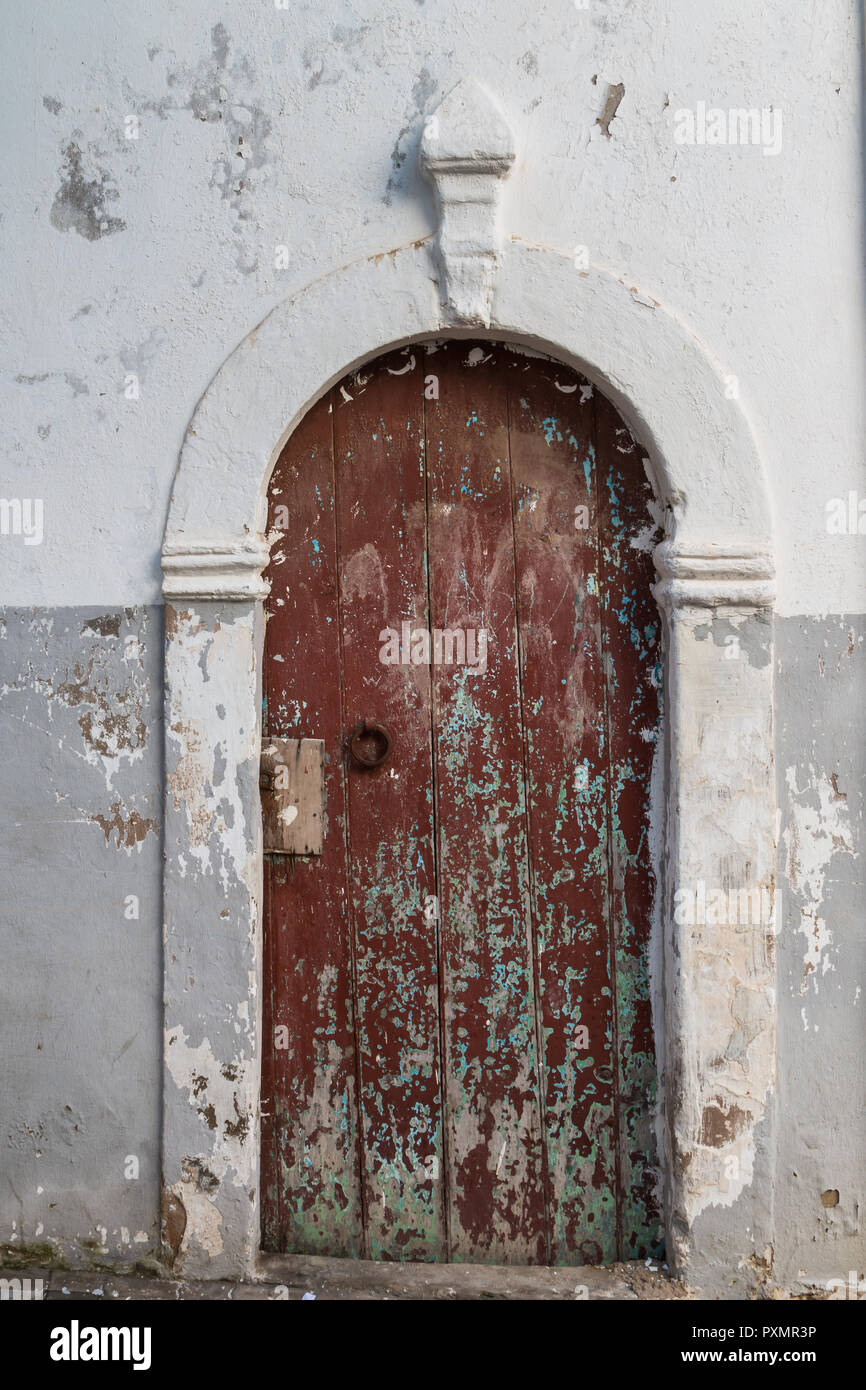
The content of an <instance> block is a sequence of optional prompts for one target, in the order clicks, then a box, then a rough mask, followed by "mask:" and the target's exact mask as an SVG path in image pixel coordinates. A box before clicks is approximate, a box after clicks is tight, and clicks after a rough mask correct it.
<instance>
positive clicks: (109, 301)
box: [0, 0, 866, 614]
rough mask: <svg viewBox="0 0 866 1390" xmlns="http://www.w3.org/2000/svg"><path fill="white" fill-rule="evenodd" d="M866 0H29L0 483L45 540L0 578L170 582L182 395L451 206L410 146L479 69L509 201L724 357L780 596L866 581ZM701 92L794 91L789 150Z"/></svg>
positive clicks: (13, 58) (797, 601) (17, 549)
mask: <svg viewBox="0 0 866 1390" xmlns="http://www.w3.org/2000/svg"><path fill="white" fill-rule="evenodd" d="M858 23H859V21H858V7H857V5H856V4H855V3H854V0H828V3H826V4H824V5H822V6H821V7H820V8H819V9H818V10H814V9H813V8H809V7H800V8H798V9H797V10H796V11H792V10H791V8H790V7H780V8H778V9H774V10H773V11H772V12H770V13H764V11H763V10H761V9H757V8H755V7H754V6H753V5H750V4H749V3H747V0H728V3H726V5H725V7H724V9H723V10H720V9H718V8H712V7H711V8H710V9H707V10H704V11H696V9H695V6H694V4H693V3H691V0H637V3H635V4H631V5H629V6H625V7H620V8H619V9H617V11H616V14H615V19H614V15H613V11H611V10H610V9H609V7H608V6H607V5H605V4H604V3H602V0H590V4H589V6H588V8H587V9H586V10H580V9H578V8H577V7H576V6H575V5H574V4H573V3H570V0H543V3H541V4H540V5H539V6H536V7H535V9H534V10H533V14H532V20H531V23H530V22H529V17H528V14H527V13H525V12H524V11H522V10H521V9H520V7H519V6H516V5H515V4H514V3H513V0H506V2H505V3H503V4H500V5H498V6H495V7H492V8H491V7H483V8H481V7H479V6H477V5H476V6H474V8H473V9H472V10H471V18H470V17H468V16H467V12H466V7H465V4H463V3H460V4H458V3H456V0H440V3H437V4H436V5H435V6H432V5H426V6H420V5H410V6H407V5H406V4H404V3H396V0H383V3H378V2H377V3H376V4H372V3H371V0H358V3H355V4H353V5H352V6H346V5H345V4H344V3H343V0H330V3H328V4H324V5H307V6H303V5H300V6H299V5H298V4H295V3H293V4H292V5H291V6H290V8H289V9H287V10H278V9H277V8H276V7H275V5H274V4H273V2H272V0H266V2H265V3H263V4H262V5H260V6H254V7H250V6H249V5H246V4H241V3H238V0H225V3H224V4H223V5H222V7H221V8H220V9H219V11H215V10H214V8H213V6H212V5H210V4H207V3H205V0H188V3H186V4H184V6H183V7H182V8H180V9H179V8H177V7H176V6H175V5H174V4H173V3H169V0H152V3H150V4H149V5H148V6H147V9H146V11H138V10H136V11H133V10H128V11H125V12H124V13H123V15H122V16H121V18H120V19H119V20H118V21H117V22H116V23H115V22H113V23H112V24H111V25H108V26H106V25H105V23H104V16H103V11H102V8H101V6H99V5H98V4H95V3H94V0H85V3H82V4H81V5H79V6H77V7H76V10H75V14H74V15H73V14H72V12H71V11H70V12H61V13H59V14H56V13H54V12H53V11H50V10H48V9H45V10H38V11H37V12H35V13H34V14H32V15H27V16H25V14H24V12H23V11H22V12H20V13H17V12H16V13H12V14H10V16H9V21H8V25H7V28H6V30H5V34H4V38H5V43H6V51H7V54H8V70H9V73H10V74H11V78H12V80H10V81H9V82H8V83H7V84H6V85H5V86H4V89H3V91H2V92H0V102H2V103H4V105H5V108H6V109H5V113H4V114H5V116H6V121H5V129H6V130H7V131H8V132H9V138H8V140H7V142H6V144H5V146H4V148H3V150H2V151H0V161H3V162H4V164H5V169H4V172H5V174H6V177H5V178H4V187H5V189H6V190H7V192H6V197H5V200H4V234H5V238H6V243H7V252H6V256H5V258H4V269H5V272H6V285H7V294H6V296H5V299H4V314H5V316H6V323H7V325H8V331H7V332H6V333H4V345H5V351H6V354H7V358H6V360H7V364H8V365H7V370H6V374H5V377H4V378H3V379H2V381H0V389H2V392H3V419H4V421H6V423H7V428H8V430H9V431H10V435H11V438H10V447H9V449H8V450H7V451H5V459H4V466H3V469H2V471H0V483H2V486H0V495H4V496H8V495H12V496H23V497H32V496H34V495H38V496H43V497H44V500H45V540H44V542H43V544H42V545H41V546H33V547H27V548H25V547H23V545H20V544H18V545H10V544H8V543H6V542H5V541H4V542H3V543H2V544H0V589H2V592H3V593H4V595H5V596H6V598H7V601H9V602H12V603H24V604H37V603H41V604H47V605H53V604H63V603H76V604H82V603H92V604H103V603H105V604H130V603H135V604H141V603H144V602H154V601H157V600H158V597H159V584H160V575H159V552H160V545H161V541H162V535H163V528H164V522H165V517H166V514H167V510H168V498H169V495H170V491H171V484H172V478H173V475H174V472H175V468H176V462H177V456H178V453H179V451H180V448H181V445H182V443H183V440H184V436H185V432H186V430H187V427H188V425H189V421H190V417H191V415H192V411H193V407H194V405H195V402H196V400H197V399H198V398H199V397H200V396H201V394H202V392H203V391H204V390H205V389H206V387H207V386H208V383H209V382H210V381H211V380H212V378H213V376H214V374H215V373H216V371H217V369H218V367H219V366H220V364H221V362H222V361H224V359H225V358H226V357H227V356H228V355H229V353H230V352H231V351H232V350H233V349H234V347H235V345H236V344H237V342H238V341H239V340H240V339H241V338H242V337H243V336H244V334H245V333H247V332H251V331H253V330H254V328H255V325H256V324H258V323H260V322H261V321H262V320H263V319H264V318H265V317H266V316H267V314H268V313H269V311H270V310H271V309H272V308H273V307H274V306H275V305H276V304H278V303H280V302H282V301H283V300H284V299H285V298H286V297H289V298H290V297H291V296H292V295H293V294H294V293H295V292H296V291H298V290H299V289H301V288H302V287H303V286H305V285H307V284H308V283H309V282H310V281H311V280H314V279H316V278H317V277H318V276H320V275H321V274H323V273H325V272H327V271H329V270H330V269H331V268H333V267H339V266H343V265H346V264H348V263H350V262H354V261H357V260H363V259H364V258H366V257H368V256H372V255H374V254H377V253H387V251H388V250H389V249H390V248H392V247H394V246H403V245H410V244H412V243H413V242H415V241H417V240H419V239H423V238H425V237H428V236H429V235H430V234H431V232H432V231H433V230H434V228H435V225H436V222H435V209H434V200H433V190H432V189H431V188H430V187H429V185H428V184H427V183H426V181H425V180H424V179H423V177H422V176H421V174H420V172H418V171H417V169H416V162H415V158H414V156H415V151H416V148H417V144H418V141H419V140H420V138H421V135H422V131H423V128H424V125H425V122H426V121H427V119H428V118H429V116H431V115H432V114H433V112H434V111H435V110H436V108H437V107H438V106H439V104H440V102H441V101H442V99H443V98H444V97H445V96H446V95H447V93H448V92H449V91H450V90H451V89H452V88H453V87H454V86H455V84H456V83H457V82H458V81H459V80H460V79H461V78H463V77H465V76H472V77H473V78H475V79H477V80H478V81H479V82H480V83H482V84H483V85H484V86H485V87H486V88H487V89H488V90H489V91H491V92H493V93H495V94H496V95H497V96H498V98H499V100H500V102H501V104H502V106H503V109H504V110H505V111H506V113H507V116H508V119H509V122H510V124H511V125H512V127H513V129H514V131H515V135H516V137H517V140H518V143H519V156H518V159H517V161H516V162H515V165H514V167H513V171H512V174H511V176H510V178H509V179H508V180H507V181H506V182H505V183H504V185H503V211H504V215H505V219H506V221H507V226H508V228H509V231H510V233H511V234H512V235H516V236H519V237H520V238H521V239H522V240H523V241H524V242H526V243H536V242H537V243H539V244H542V245H546V246H554V247H558V248H559V249H560V250H561V251H562V253H563V255H566V256H572V255H573V251H574V248H575V246H576V245H578V244H580V245H586V247H587V248H588V252H589V257H590V260H591V262H592V263H593V264H596V265H601V266H604V267H605V268H606V269H607V270H608V271H609V272H610V273H611V275H613V276H614V278H622V280H623V281H624V282H625V284H626V285H627V286H629V287H630V286H632V285H634V286H637V287H638V293H639V295H640V297H641V298H642V299H643V300H645V301H647V302H649V303H651V302H652V300H657V301H659V302H660V303H662V304H664V305H665V306H666V307H667V308H669V309H670V310H671V312H673V313H674V314H675V315H676V316H677V317H678V318H680V319H681V320H682V321H683V322H684V323H687V324H689V325H691V326H692V327H693V329H694V331H695V333H696V334H697V336H698V337H699V338H700V340H701V341H702V342H704V343H705V344H707V345H709V346H710V348H711V350H712V353H713V355H714V356H715V358H716V359H717V360H718V362H719V363H720V365H721V369H722V371H723V373H724V374H725V375H731V376H733V377H736V380H737V388H738V390H739V395H740V400H741V403H742V405H743V408H744V410H745V411H746V412H747V413H748V416H749V418H750V420H751V421H752V422H753V429H754V434H755V437H756V438H757V439H758V440H759V441H760V445H761V451H762V457H763V458H764V460H765V465H766V468H767V472H768V478H769V483H770V490H771V493H772V497H773V505H774V508H775V510H776V517H777V528H778V536H779V541H780V545H779V568H780V576H779V584H780V588H779V611H780V613H782V614H791V613H828V612H846V611H847V612H852V613H858V612H862V611H863V610H864V594H866V582H864V581H866V547H864V546H863V544H862V538H860V539H858V538H857V537H852V536H841V537H840V536H831V535H828V534H827V532H826V530H825V525H824V521H825V505H826V502H827V501H828V500H829V499H830V498H833V497H842V498H844V497H847V494H848V491H849V490H850V489H851V488H855V489H858V490H859V494H860V496H861V497H863V496H866V486H864V482H863V474H862V461H863V459H864V457H866V401H864V398H863V393H862V390H861V373H860V364H861V363H862V361H863V360H864V357H866V350H864V349H866V341H864V338H866V335H864V327H863V322H862V313H861V304H862V296H861V293H860V290H861V287H862V283H863V278H862V277H863V255H862V238H861V235H860V230H859V229H860V213H859V205H860V193H861V187H860V177H859V167H860V166H859V153H858V149H859V140H860V126H859V118H858V109H859V100H860V77H859V65H860V45H859V41H858ZM613 83H622V85H623V87H624V95H623V98H622V101H621V103H620V105H619V108H618V110H617V113H616V116H615V118H614V119H613V121H612V122H611V123H610V126H609V138H608V137H607V136H606V135H605V133H604V130H603V128H602V127H601V126H600V125H599V124H597V121H598V119H599V118H600V117H601V116H602V113H603V111H604V108H605V104H606V99H607V89H608V84H613ZM699 100H704V101H705V102H706V103H707V104H708V105H720V106H723V107H725V108H729V107H738V106H746V107H755V108H758V109H760V108H763V107H767V106H769V105H772V106H773V107H774V108H778V109H779V110H781V111H782V113H783V116H784V122H783V132H784V134H783V142H782V149H781V152H780V153H779V155H778V156H776V157H775V158H772V159H768V158H765V157H764V156H763V154H762V152H761V150H760V148H757V147H744V148H736V147H730V146H725V147H713V146H709V145H707V146H694V147H687V146H682V145H678V144H677V142H676V140H675V138H674V134H675V119H674V117H675V113H676V111H677V110H678V109H680V108H685V107H692V108H693V107H695V106H696V103H697V102H698V101H699ZM130 115H134V116H135V117H136V118H137V120H138V122H139V133H138V138H137V139H133V138H128V137H127V133H126V125H125V122H126V118H127V116H130ZM241 139H242V140H243V145H240V144H239V143H238V142H239V140H241ZM70 144H74V145H75V146H76V147H77V148H78V149H79V150H80V185H79V190H78V195H77V198H78V201H77V203H76V193H75V185H74V181H72V180H71V179H70V176H69V169H68V162H67V160H66V157H65V155H64V151H65V150H66V149H67V147H68V146H69V145H70ZM239 152H240V155H242V157H239ZM241 181H243V186H242V187H241V186H240V185H241ZM82 185H83V186H82ZM88 206H90V208H91V211H90V213H89V214H88V211H87V208H88ZM827 209H832V212H833V215H832V217H829V218H828V216H827ZM100 214H101V215H100ZM119 223H122V224H123V225H122V226H119V225H117V224H119ZM102 224H107V225H105V226H103V225H102ZM90 234H93V236H94V239H90ZM280 246H286V247H287V248H288V264H287V266H286V268H278V267H277V264H276V263H275V262H276V259H277V257H276V250H277V248H278V247H280ZM437 273H438V272H437ZM357 309H358V312H359V313H363V314H367V313H370V312H371V311H372V312H373V313H375V306H374V305H372V304H371V303H370V302H369V301H365V302H361V303H359V304H358V306H357ZM647 312H651V311H650V310H647ZM819 344H822V345H829V346H828V350H826V351H824V350H822V351H817V350H816V345H819ZM130 373H134V374H136V375H137V376H138V380H139V397H138V399H137V400H135V399H128V398H127V397H126V396H125V394H124V386H125V381H126V378H127V376H128V375H129V374H130ZM19 378H21V380H19ZM321 384H322V383H317V384H316V385H315V386H314V388H313V389H314V390H315V389H319V387H320V385H321ZM286 423H287V422H285V421H284V425H285V424H286ZM272 442H273V441H272ZM37 484H38V491H37ZM215 505H219V499H218V498H216V499H215Z"/></svg>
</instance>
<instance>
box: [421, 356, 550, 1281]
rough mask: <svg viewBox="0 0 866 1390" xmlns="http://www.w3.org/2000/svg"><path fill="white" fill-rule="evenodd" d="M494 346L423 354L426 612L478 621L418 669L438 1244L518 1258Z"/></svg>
mask: <svg viewBox="0 0 866 1390" xmlns="http://www.w3.org/2000/svg"><path fill="white" fill-rule="evenodd" d="M501 353H502V349H498V348H494V347H493V346H492V345H485V346H484V347H480V346H473V345H470V344H461V343H452V344H450V345H447V346H442V347H440V348H439V350H438V351H437V352H436V353H435V354H432V355H431V356H430V357H429V358H428V365H427V368H426V370H427V372H428V373H432V374H435V376H436V377H437V378H438V390H439V397H438V399H432V400H429V401H428V402H427V447H428V474H429V516H430V576H431V596H432V599H431V610H432V620H433V624H434V627H438V628H440V629H450V630H455V629H457V630H461V631H462V632H463V633H464V641H465V640H466V638H465V635H466V634H467V632H468V631H469V630H471V631H472V632H473V633H477V632H478V630H479V629H482V628H483V629H485V631H486V632H487V633H489V637H488V646H487V654H486V671H485V672H484V673H483V674H482V673H481V671H480V666H477V667H476V669H475V670H473V669H472V668H471V667H470V666H468V665H466V664H464V665H462V666H461V665H456V664H455V665H446V664H437V665H434V668H433V684H434V711H435V728H436V763H435V767H436V803H437V827H438V844H439V881H440V896H441V903H442V957H443V973H444V981H443V986H444V1001H443V1002H444V1010H443V1012H444V1020H445V1030H446V1031H445V1035H446V1040H447V1041H446V1046H447V1085H446V1111H447V1145H446V1147H447V1152H448V1156H449V1175H450V1203H449V1210H450V1232H451V1252H450V1253H451V1258H452V1259H455V1260H476V1261H480V1262H514V1263H533V1262H538V1261H542V1260H544V1259H545V1257H546V1240H545V1232H544V1195H543V1171H542V1139H541V1120H540V1114H539V1104H538V1067H537V1058H536V1018H535V999H534V978H533V960H532V944H531V924H530V913H529V878H528V866H527V854H526V824H525V816H526V807H525V797H524V770H523V744H522V726H521V705H520V689H519V676H518V662H517V647H516V611H515V590H514V583H515V576H514V540H513V530H512V521H511V484H510V474H509V461H508V428H507V418H506V401H505V390H504V383H503V378H502V373H501V370H500V369H499V367H498V365H497V364H498V362H499V359H500V357H501ZM477 640H478V639H477V638H476V641H477ZM479 651H480V648H478V647H476V652H475V655H476V658H477V657H478V655H479ZM443 654H444V653H443Z"/></svg>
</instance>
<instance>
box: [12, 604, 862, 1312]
mask: <svg viewBox="0 0 866 1390" xmlns="http://www.w3.org/2000/svg"><path fill="white" fill-rule="evenodd" d="M724 637H725V633H723V632H721V633H718V634H715V635H714V640H717V639H718V640H720V641H721V640H724ZM162 651H163V621H162V610H161V609H160V608H159V607H142V608H129V609H118V610H110V611H106V610H102V609H97V608H56V609H51V610H49V609H15V610H9V611H7V612H6V614H5V617H4V618H3V620H2V623H0V719H2V724H0V727H2V730H3V777H2V779H0V821H2V824H3V826H4V828H5V831H6V833H5V836H4V844H3V847H2V855H3V860H2V868H0V873H2V882H3V885H4V892H3V910H2V916H3V924H4V925H3V938H2V939H3V962H4V969H3V972H2V1004H0V1009H2V1017H3V1019H4V1026H5V1028H6V1039H7V1041H6V1044H5V1057H4V1084H3V1088H2V1124H0V1134H2V1142H3V1161H2V1177H0V1240H2V1242H4V1243H7V1244H10V1245H13V1246H18V1247H27V1246H30V1245H33V1246H40V1245H47V1246H50V1247H51V1249H52V1251H53V1252H54V1254H55V1255H56V1256H57V1257H59V1258H62V1259H65V1260H67V1261H68V1262H69V1263H70V1264H73V1265H86V1264H88V1263H89V1262H92V1261H93V1259H94V1258H96V1259H100V1260H104V1261H105V1262H106V1263H108V1264H113V1265H116V1266H117V1267H118V1268H120V1267H123V1266H128V1265H131V1264H134V1263H135V1262H136V1261H137V1260H139V1259H141V1258H142V1257H144V1256H146V1255H147V1254H148V1253H152V1252H156V1251H158V1242H159V1219H158V1218H159V1192H160V1173H159V1152H160V1125H161V1119H160V1114H161V1086H162V1046H163V1044H162V1027H161V1015H162V991H163V961H162V951H163V945H162V911H161V895H162V834H163V830H162V823H163V813H162V805H163V773H162V746H163V744H162V729H161V722H162V693H163V692H162V663H163V657H162ZM864 653H866V621H864V619H863V618H862V617H848V616H846V615H835V616H831V617H829V618H826V619H818V618H807V617H802V618H798V617H791V618H785V619H777V620H776V731H775V732H776V766H777V776H778V794H779V805H780V821H779V866H778V867H779V883H780V885H781V886H780V895H779V898H780V900H779V905H778V915H777V927H778V942H777V945H778V976H777V987H778V993H779V1000H778V1005H779V1009H778V1057H779V1061H780V1064H779V1067H778V1072H777V1090H776V1095H775V1101H774V1104H775V1106H776V1122H777V1123H776V1136H777V1137H776V1151H775V1158H774V1157H773V1154H772V1153H766V1154H764V1153H761V1156H760V1161H761V1162H766V1163H770V1164H773V1166H774V1178H773V1182H772V1184H771V1190H772V1195H773V1205H774V1211H773V1214H772V1222H771V1225H772V1229H773V1231H774V1237H773V1242H772V1247H771V1248H770V1249H769V1250H768V1251H766V1252H763V1253H762V1252H759V1253H758V1254H757V1255H756V1256H755V1257H754V1258H755V1259H757V1260H758V1261H759V1262H762V1269H761V1271H760V1276H761V1282H762V1284H763V1286H764V1287H765V1288H766V1290H767V1292H771V1291H772V1290H773V1289H774V1288H787V1289H789V1290H796V1289H802V1288H809V1287H816V1286H820V1285H821V1284H822V1283H826V1281H827V1280H830V1279H833V1278H844V1277H846V1275H847V1272H848V1270H849V1269H858V1270H861V1271H862V1269H863V1266H864V1264H866V1258H864V1250H863V1234H862V1217H861V1211H862V1205H863V1194H862V1164H861V1162H860V1158H859V1156H860V1155H862V1153H863V1151H864V1141H866V1135H864V1132H863V1128H864V1122H863V1116H862V1107H860V1106H859V1105H858V1104H856V1103H855V1098H858V1097H861V1096H862V1095H863V1092H864V1076H863V1069H864V1064H863V1058H864V1056H866V1051H864V1047H863V1041H864V1040H863V1017H864V1014H863V1009H864V1003H863V995H862V986H863V983H864V981H863V974H864V964H863V937H864V932H863V907H862V900H863V899H862V885H861V878H862V870H861V865H862V862H863V849H864V845H863V799H862V787H863V782H864V777H863V774H864V761H866V749H864V740H863V736H862V726H861V711H862V697H861V693H860V692H861V691H862V689H863V685H864V681H866V669H864V666H866V656H864ZM744 656H746V657H748V656H749V653H748V652H746V651H745V649H744ZM214 968H215V969H216V968H217V966H216V964H215V967H214ZM177 983H178V981H177V980H175V984H177ZM198 987H199V988H200V984H199V985H198ZM190 1042H191V1043H192V1044H197V1043H199V1042H201V1039H191V1040H190ZM758 1138H759V1148H760V1136H758ZM725 1218H726V1212H725V1209H724V1207H723V1206H721V1205H714V1206H711V1207H710V1208H708V1209H707V1210H706V1211H705V1212H704V1213H703V1214H702V1215H701V1217H700V1218H699V1220H698V1223H697V1229H696V1239H698V1240H699V1241H703V1242H705V1243H706V1244H707V1245H708V1246H709V1247H711V1246H712V1244H713V1241H714V1239H715V1236H714V1232H715V1228H716V1226H717V1225H718V1224H719V1223H720V1222H721V1223H722V1224H724V1221H725Z"/></svg>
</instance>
